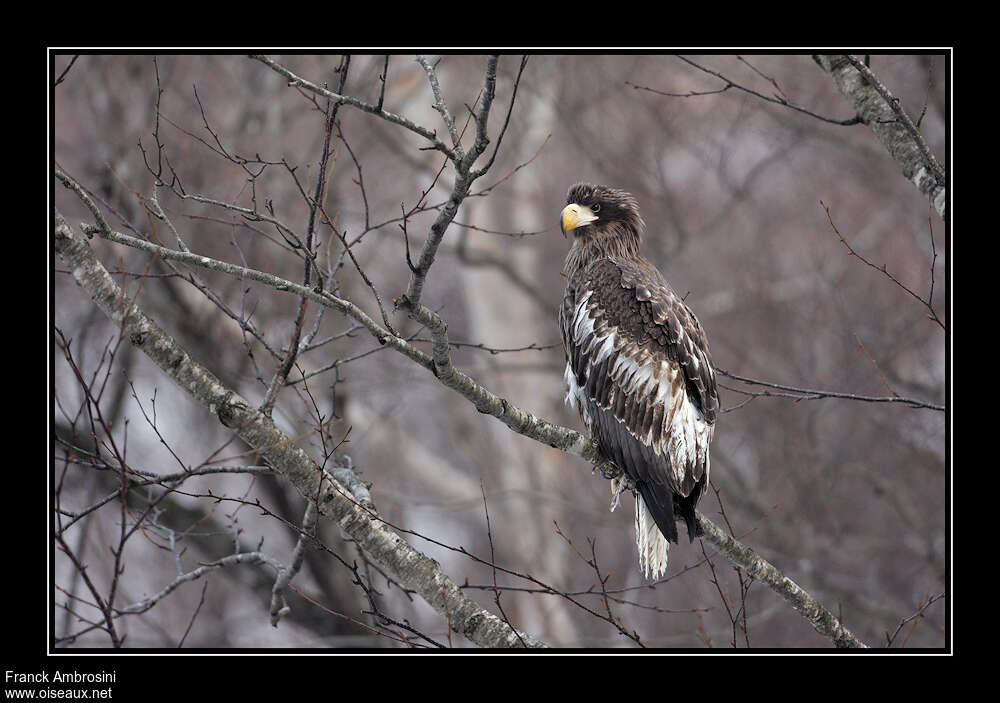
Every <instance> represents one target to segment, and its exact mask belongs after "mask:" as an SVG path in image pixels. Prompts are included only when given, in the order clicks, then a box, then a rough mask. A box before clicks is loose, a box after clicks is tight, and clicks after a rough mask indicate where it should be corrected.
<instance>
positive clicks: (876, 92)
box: [813, 54, 948, 218]
mask: <svg viewBox="0 0 1000 703" xmlns="http://www.w3.org/2000/svg"><path fill="white" fill-rule="evenodd" d="M813 59H815V61H816V63H818V64H819V65H820V67H822V68H823V70H824V71H826V72H827V73H829V74H830V75H831V76H832V77H833V80H834V82H835V83H836V84H837V87H838V88H839V89H840V92H841V93H843V95H844V97H845V98H847V100H848V101H849V102H850V103H851V104H852V105H854V109H855V110H856V111H857V113H858V116H860V117H861V119H862V121H863V122H864V123H865V124H866V125H868V126H869V127H870V128H871V130H872V131H873V132H875V136H876V137H878V140H879V141H880V142H882V145H883V146H884V147H885V148H886V149H887V150H888V152H889V155H890V156H891V157H892V159H893V161H895V162H896V165H897V166H899V168H900V170H901V171H902V172H903V175H904V176H905V177H906V179H907V180H909V181H911V182H912V183H913V184H914V185H915V186H916V187H917V189H918V190H919V191H920V192H921V193H923V194H924V195H925V196H927V199H928V200H930V202H931V205H933V206H934V209H935V210H936V211H937V213H938V215H940V216H941V217H942V218H945V208H946V206H947V203H948V198H947V187H946V173H945V169H944V168H942V166H941V164H939V163H938V161H937V159H935V158H934V155H933V154H932V153H931V151H930V149H929V148H928V147H927V143H926V142H925V141H924V138H923V136H921V134H920V132H919V131H918V130H917V128H916V127H915V126H914V125H913V122H912V121H911V120H910V118H909V117H908V116H907V115H906V113H905V112H904V111H903V108H902V106H901V105H900V104H899V99H898V98H895V97H893V96H892V94H891V93H890V92H889V91H888V90H887V89H886V88H885V86H883V85H882V84H881V83H880V82H879V80H878V79H877V78H876V77H875V74H873V73H872V72H871V69H869V68H868V67H867V66H865V65H864V64H863V63H862V62H860V61H859V60H858V59H856V58H854V57H853V56H848V55H845V54H833V55H821V54H817V55H815V56H813Z"/></svg>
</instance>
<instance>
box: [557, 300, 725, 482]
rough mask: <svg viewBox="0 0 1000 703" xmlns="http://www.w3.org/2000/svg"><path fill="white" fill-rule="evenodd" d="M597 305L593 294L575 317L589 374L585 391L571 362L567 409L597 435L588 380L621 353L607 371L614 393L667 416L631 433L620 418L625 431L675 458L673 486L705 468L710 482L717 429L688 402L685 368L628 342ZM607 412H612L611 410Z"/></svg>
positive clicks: (575, 335)
mask: <svg viewBox="0 0 1000 703" xmlns="http://www.w3.org/2000/svg"><path fill="white" fill-rule="evenodd" d="M592 299H593V291H587V292H585V293H584V294H583V295H582V296H581V297H580V300H579V301H578V302H577V305H576V308H575V309H574V311H573V318H572V322H571V324H570V330H571V334H572V339H571V340H570V342H571V344H572V345H573V346H574V347H575V348H577V349H579V355H580V358H581V360H582V363H583V368H584V373H583V383H582V385H581V383H580V382H579V380H578V378H577V374H575V373H574V372H573V366H572V360H571V359H570V360H568V361H567V363H566V371H565V373H564V379H565V381H566V403H567V404H568V405H570V406H571V407H573V408H575V409H576V410H577V411H578V412H579V413H580V415H581V416H582V417H583V421H584V423H585V424H586V425H587V428H588V429H591V430H592V429H593V428H592V418H591V417H590V413H589V412H588V408H587V406H588V402H597V400H596V399H595V398H591V397H589V394H588V393H587V389H586V385H587V379H588V378H589V377H590V374H591V372H592V371H593V370H594V369H595V368H597V367H598V366H599V365H600V364H601V362H603V361H604V360H605V359H606V358H607V357H609V356H611V355H612V354H614V353H616V352H617V357H616V359H615V362H614V364H613V365H612V366H611V367H610V368H609V369H608V373H609V375H610V377H611V380H612V382H613V384H614V386H615V389H616V391H615V392H617V393H621V394H624V396H625V398H630V399H632V401H631V402H634V403H640V404H642V405H643V406H653V405H662V406H663V412H662V414H659V413H652V414H650V415H651V417H653V418H654V421H653V422H651V423H649V425H648V426H637V427H630V426H628V425H627V423H626V418H625V417H620V416H619V415H618V414H617V413H616V415H615V417H616V419H617V420H618V422H620V423H622V424H624V425H626V429H627V430H628V432H629V434H631V435H632V436H633V437H635V438H636V439H637V440H639V441H640V442H642V443H643V444H645V445H646V446H648V447H650V448H651V449H652V450H653V451H654V452H655V453H656V454H658V455H661V456H662V455H666V456H668V457H669V458H670V469H671V473H672V474H673V475H672V476H671V477H670V478H671V479H673V480H672V483H673V484H674V486H676V487H679V486H681V485H682V484H683V482H684V476H685V472H686V471H688V470H690V469H691V468H692V467H698V466H702V465H704V467H705V477H706V482H707V479H708V472H709V454H708V447H709V444H710V442H711V440H712V434H713V432H714V429H715V425H714V424H713V423H709V422H707V421H706V420H705V416H704V415H703V414H702V412H701V410H700V409H699V408H698V406H697V405H695V403H694V402H692V400H691V398H690V397H689V396H688V394H687V389H686V387H685V383H684V379H683V374H682V372H681V369H680V367H679V366H678V365H677V363H676V362H673V361H669V360H665V359H657V358H656V357H654V355H653V354H651V353H650V352H649V351H647V350H645V349H642V348H640V347H637V346H636V345H635V344H632V343H631V342H629V341H628V340H626V339H624V338H623V337H622V335H620V334H618V332H617V330H616V328H615V327H614V326H612V325H608V324H606V323H603V321H602V319H601V318H602V316H603V312H602V310H601V308H600V306H599V305H598V304H597V303H596V302H592ZM604 407H605V408H606V409H610V408H611V407H612V404H608V405H607V406H604ZM656 418H660V419H656ZM654 423H656V424H658V426H654Z"/></svg>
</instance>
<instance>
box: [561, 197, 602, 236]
mask: <svg viewBox="0 0 1000 703" xmlns="http://www.w3.org/2000/svg"><path fill="white" fill-rule="evenodd" d="M596 219H597V215H595V214H594V212H593V211H592V210H591V209H590V208H589V207H586V206H584V205H577V204H576V203H570V204H569V205H567V206H566V207H564V208H563V211H562V215H561V216H560V218H559V228H560V229H561V230H562V233H563V236H564V237H565V236H566V233H567V232H570V231H572V230H574V229H576V228H577V227H583V226H584V225H589V224H590V223H591V222H593V221H595V220H596Z"/></svg>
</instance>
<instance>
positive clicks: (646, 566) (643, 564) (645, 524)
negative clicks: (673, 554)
mask: <svg viewBox="0 0 1000 703" xmlns="http://www.w3.org/2000/svg"><path fill="white" fill-rule="evenodd" d="M635 542H636V546H638V548H639V567H640V568H641V569H642V573H643V574H645V576H646V578H647V579H656V578H659V577H660V576H663V574H665V573H666V572H667V552H668V551H669V550H670V542H668V541H667V538H666V537H664V536H663V533H661V532H660V528H659V527H657V526H656V521H655V520H654V519H653V516H652V515H650V513H649V510H647V509H646V503H645V502H644V501H643V500H642V496H640V495H636V497H635Z"/></svg>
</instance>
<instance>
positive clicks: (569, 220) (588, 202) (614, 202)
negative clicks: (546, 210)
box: [559, 183, 644, 270]
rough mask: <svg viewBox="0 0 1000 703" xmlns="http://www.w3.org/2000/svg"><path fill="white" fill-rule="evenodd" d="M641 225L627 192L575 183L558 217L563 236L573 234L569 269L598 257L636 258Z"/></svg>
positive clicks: (634, 202)
mask: <svg viewBox="0 0 1000 703" xmlns="http://www.w3.org/2000/svg"><path fill="white" fill-rule="evenodd" d="M643 226H644V224H643V221H642V218H641V217H640V216H639V204H638V203H637V202H636V201H635V198H634V197H632V195H631V194H630V193H626V192H625V191H624V190H618V189H617V188H609V187H608V186H597V185H591V184H590V183H577V184H576V185H575V186H573V187H572V188H570V189H569V193H567V194H566V207H564V208H563V211H562V215H561V216H560V218H559V228H560V229H561V230H562V233H563V236H564V237H565V236H566V234H567V232H572V233H573V246H572V247H571V249H570V254H569V258H568V259H567V261H569V263H570V270H573V269H575V268H576V266H579V265H584V264H585V263H586V262H588V261H590V260H593V259H594V258H596V257H599V256H626V257H628V256H638V255H639V241H640V237H641V235H642V229H643Z"/></svg>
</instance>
